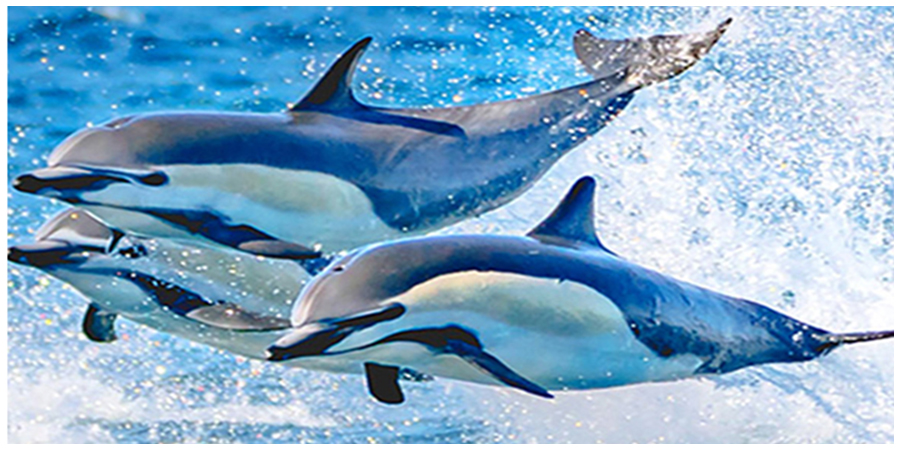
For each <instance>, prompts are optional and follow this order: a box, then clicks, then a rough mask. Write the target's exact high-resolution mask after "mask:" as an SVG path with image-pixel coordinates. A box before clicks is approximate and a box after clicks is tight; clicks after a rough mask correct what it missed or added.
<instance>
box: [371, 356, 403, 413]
mask: <svg viewBox="0 0 900 450" xmlns="http://www.w3.org/2000/svg"><path fill="white" fill-rule="evenodd" d="M365 367H366V384H367V385H368V386H369V393H370V394H372V397H375V399H376V400H378V401H379V402H382V403H387V404H391V405H397V404H400V403H403V400H404V398H403V390H401V389H400V384H399V383H398V379H399V378H400V369H399V368H397V367H394V366H382V365H381V364H375V363H366V365H365Z"/></svg>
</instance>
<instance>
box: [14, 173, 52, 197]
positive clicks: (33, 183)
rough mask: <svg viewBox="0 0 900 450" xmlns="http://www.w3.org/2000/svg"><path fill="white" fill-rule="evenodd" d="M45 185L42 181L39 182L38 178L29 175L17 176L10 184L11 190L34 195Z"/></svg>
mask: <svg viewBox="0 0 900 450" xmlns="http://www.w3.org/2000/svg"><path fill="white" fill-rule="evenodd" d="M45 185H46V183H45V182H44V180H41V179H40V178H38V177H36V176H34V175H32V174H30V173H26V174H24V175H19V176H17V177H16V178H15V179H14V180H13V182H12V187H13V189H15V190H17V191H19V192H25V193H28V194H36V193H37V192H38V191H40V190H41V189H43V188H44V187H45Z"/></svg>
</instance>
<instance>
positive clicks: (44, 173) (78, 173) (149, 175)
mask: <svg viewBox="0 0 900 450" xmlns="http://www.w3.org/2000/svg"><path fill="white" fill-rule="evenodd" d="M167 182H168V177H167V176H166V175H165V174H164V173H162V172H155V171H132V170H109V169H95V168H85V167H71V166H57V167H50V168H45V169H38V170H35V171H34V172H31V173H26V174H23V175H19V176H18V177H16V179H15V180H13V182H12V187H13V188H14V189H16V190H17V191H20V192H25V193H28V194H40V195H50V196H54V197H65V198H71V197H72V194H77V193H79V192H89V191H99V190H101V189H103V188H105V187H107V186H109V185H110V184H113V183H136V184H143V185H147V186H161V185H163V184H166V183H167Z"/></svg>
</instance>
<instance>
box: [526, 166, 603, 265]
mask: <svg viewBox="0 0 900 450" xmlns="http://www.w3.org/2000/svg"><path fill="white" fill-rule="evenodd" d="M596 187H597V182H596V181H594V179H593V178H592V177H582V178H581V179H579V180H578V181H577V182H575V185H573V186H572V189H570V190H569V193H568V194H566V196H565V198H563V199H562V201H561V202H559V205H557V206H556V209H554V210H553V212H552V213H550V215H549V216H547V218H546V219H544V221H543V222H541V223H540V224H538V226H536V227H534V229H533V230H531V231H530V232H528V237H531V238H534V239H537V240H539V241H541V242H544V243H546V244H552V245H560V244H562V245H565V243H569V244H573V243H574V244H587V245H590V246H593V247H597V248H599V249H600V250H603V251H605V252H607V253H610V254H613V255H614V254H615V253H613V252H611V251H610V250H609V249H608V248H606V247H605V246H604V245H603V244H602V243H600V239H598V238H597V233H596V231H595V230H594V191H595V190H596Z"/></svg>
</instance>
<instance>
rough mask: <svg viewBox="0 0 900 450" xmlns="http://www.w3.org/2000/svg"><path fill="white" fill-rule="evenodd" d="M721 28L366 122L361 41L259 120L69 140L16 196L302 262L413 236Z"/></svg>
mask: <svg viewBox="0 0 900 450" xmlns="http://www.w3.org/2000/svg"><path fill="white" fill-rule="evenodd" d="M729 23H730V20H728V21H725V22H723V23H722V24H721V25H720V26H719V27H718V28H716V29H715V30H712V31H709V32H705V33H697V34H686V35H678V36H655V37H650V38H637V39H625V40H605V39H599V38H596V37H594V36H592V35H591V34H590V33H588V32H587V31H583V30H582V31H580V32H578V33H577V34H576V36H575V38H574V41H575V47H576V52H577V55H578V57H579V58H580V60H581V62H582V63H583V64H584V65H585V67H586V68H587V70H588V71H589V73H591V74H593V75H594V76H595V77H596V79H595V80H594V81H590V82H587V83H583V84H580V85H577V86H572V87H569V88H565V89H560V90H557V91H553V92H549V93H545V94H541V95H535V96H531V97H526V98H521V99H517V100H511V101H502V102H496V103H488V104H480V105H474V106H462V107H451V108H433V109H427V108H426V109H394V108H379V107H373V106H368V105H365V104H363V103H361V102H360V101H359V100H357V99H356V96H355V95H354V92H353V89H352V85H353V83H352V77H353V74H354V72H355V71H356V67H357V64H358V62H359V60H360V58H361V57H362V54H363V51H364V50H365V49H366V47H367V46H368V45H369V43H370V42H371V38H365V39H362V40H361V41H359V42H357V43H356V44H355V45H353V46H352V47H351V48H350V49H349V50H347V51H346V52H345V53H344V54H343V55H342V56H340V57H339V58H338V60H337V61H336V62H335V63H334V64H333V65H332V66H331V68H330V69H329V70H328V71H327V73H326V74H325V75H324V76H323V77H322V78H321V79H320V80H319V81H318V83H317V84H316V85H315V86H314V87H313V88H312V89H311V90H310V91H309V93H307V94H306V95H305V96H304V97H303V98H302V99H300V101H298V102H297V103H296V104H294V105H293V106H291V107H290V108H289V109H288V110H287V111H284V112H279V113H273V114H255V113H221V112H159V113H148V114H136V115H132V116H126V117H121V118H117V119H114V120H111V121H109V122H106V123H104V124H102V125H99V126H97V127H90V128H85V129H82V130H80V131H78V132H76V133H74V134H73V135H71V136H69V137H68V138H66V139H65V140H64V141H63V142H62V143H61V144H59V146H57V147H56V149H55V150H53V152H52V154H51V155H50V157H49V159H48V167H46V168H42V169H38V170H35V171H33V172H31V173H27V174H23V175H20V176H19V177H17V178H16V179H15V180H14V182H13V187H14V188H15V189H17V190H18V191H21V192H26V193H32V194H38V195H43V196H47V197H52V198H56V199H60V200H63V201H66V202H68V203H71V204H73V205H77V206H79V207H82V208H84V209H86V210H88V211H90V212H92V213H93V214H95V215H96V216H97V217H99V218H100V219H101V220H102V221H103V222H105V223H108V224H110V225H111V226H113V227H115V228H118V229H121V230H124V231H128V232H130V233H133V234H140V235H145V236H155V237H170V238H181V239H200V240H203V241H206V242H207V243H216V244H219V245H223V246H227V247H231V248H235V249H238V250H242V251H245V252H250V253H254V254H257V255H262V256H268V257H275V258H287V259H304V258H315V257H318V256H320V255H321V254H322V253H323V252H324V253H331V252H336V251H341V250H346V249H351V248H355V247H358V246H360V245H365V244H369V243H372V242H377V241H382V240H386V239H394V238H399V237H402V236H407V235H417V234H424V233H427V232H429V231H432V230H436V229H439V228H442V227H445V226H448V225H451V224H453V223H456V222H459V221H461V220H464V219H466V218H470V217H473V216H477V215H479V214H482V213H485V212H488V211H491V210H493V209H495V208H498V207H500V206H502V205H504V204H506V203H508V202H510V201H512V200H513V199H515V198H516V197H517V196H519V195H521V194H522V193H523V192H524V191H525V190H527V189H528V188H529V187H530V186H531V185H532V184H534V183H535V182H536V181H537V180H538V179H539V178H540V177H541V176H542V175H543V174H544V173H545V172H546V171H547V170H549V169H550V167H551V166H552V165H553V164H554V163H555V162H556V161H557V160H559V159H560V158H561V157H562V156H563V155H565V154H566V153H567V152H569V151H570V150H571V149H573V148H574V147H575V146H577V145H578V144H579V143H581V142H583V141H585V140H586V139H587V138H589V137H590V136H591V135H593V134H595V133H596V132H598V131H599V130H600V129H601V128H603V127H604V126H605V125H606V124H607V123H609V122H610V121H611V120H612V119H613V118H614V117H615V116H616V115H617V114H618V113H619V112H621V111H622V109H623V108H625V106H626V105H627V104H628V103H629V101H630V100H631V99H632V97H633V96H634V95H635V93H636V92H637V91H638V90H639V89H641V88H642V87H644V86H648V85H651V84H654V83H658V82H661V81H663V80H666V79H668V78H671V77H673V76H675V75H677V74H679V73H681V72H683V71H685V70H686V69H687V68H688V67H690V66H691V65H693V64H694V63H696V62H697V61H698V60H699V59H700V58H701V57H702V56H703V55H704V54H706V53H707V52H708V51H709V50H710V48H711V47H712V46H713V44H715V43H716V42H717V41H718V40H719V38H720V37H721V36H722V34H723V33H724V32H725V29H726V28H727V27H728V24H729Z"/></svg>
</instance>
